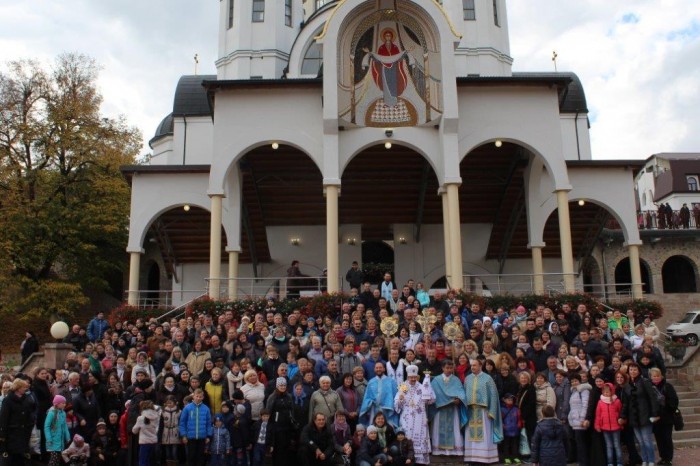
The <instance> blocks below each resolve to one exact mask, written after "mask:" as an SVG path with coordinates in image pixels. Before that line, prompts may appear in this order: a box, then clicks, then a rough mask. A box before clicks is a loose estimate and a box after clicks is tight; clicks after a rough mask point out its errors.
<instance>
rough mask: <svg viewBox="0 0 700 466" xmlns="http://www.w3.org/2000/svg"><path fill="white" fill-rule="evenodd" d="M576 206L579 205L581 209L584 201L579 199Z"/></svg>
mask: <svg viewBox="0 0 700 466" xmlns="http://www.w3.org/2000/svg"><path fill="white" fill-rule="evenodd" d="M578 205H580V206H581V207H583V206H584V205H586V201H584V200H583V199H579V200H578Z"/></svg>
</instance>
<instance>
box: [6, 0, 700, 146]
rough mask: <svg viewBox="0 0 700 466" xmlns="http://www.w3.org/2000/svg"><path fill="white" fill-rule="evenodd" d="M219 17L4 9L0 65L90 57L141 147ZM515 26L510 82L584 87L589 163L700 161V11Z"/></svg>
mask: <svg viewBox="0 0 700 466" xmlns="http://www.w3.org/2000/svg"><path fill="white" fill-rule="evenodd" d="M273 1H274V0H273ZM445 1H458V0H445ZM218 9H219V2H218V1H216V0H118V1H115V0H112V1H104V0H61V1H46V0H0V62H2V63H5V62H7V61H9V60H15V59H19V58H36V59H39V60H41V61H43V62H46V63H50V62H51V61H52V60H53V58H54V57H55V56H56V55H58V54H59V53H61V52H79V53H84V54H87V55H90V56H92V57H94V58H95V59H96V60H97V61H98V62H99V63H100V64H101V66H102V67H103V70H102V73H101V75H100V88H101V91H102V94H103V95H104V98H105V101H104V107H103V111H104V112H105V113H106V114H108V115H110V116H115V115H118V114H123V115H125V116H126V118H127V120H128V121H129V122H130V123H131V124H132V125H134V126H137V127H138V128H139V129H140V130H141V131H142V133H143V135H144V143H145V142H146V141H148V139H150V138H151V137H152V136H153V133H154V131H155V129H156V126H157V125H158V123H159V122H160V120H161V119H162V118H163V117H164V116H165V115H167V114H168V113H169V112H170V111H171V110H172V100H173V92H174V89H175V85H176V83H177V80H178V78H179V77H180V75H182V74H191V73H193V71H194V60H193V57H194V54H195V53H197V54H199V57H200V66H199V72H200V74H207V73H212V74H213V73H215V68H214V60H215V59H216V54H217V32H218V31H217V28H218V23H217V16H218ZM508 20H509V23H510V43H511V56H512V57H513V58H514V59H515V63H514V65H513V70H514V71H552V70H553V69H554V68H553V63H552V60H551V56H552V51H553V50H556V51H557V54H558V60H557V65H558V69H559V71H574V72H576V73H577V74H578V76H579V77H580V78H581V80H582V82H583V85H584V88H585V91H586V97H587V100H588V108H589V110H590V114H589V118H590V120H591V125H592V127H591V138H592V144H593V157H594V158H597V159H610V158H618V159H619V158H636V159H640V158H646V157H648V156H649V155H651V154H653V153H658V152H700V0H614V1H611V0H585V1H573V0H508ZM147 150H148V149H147V146H145V145H144V152H146V151H147Z"/></svg>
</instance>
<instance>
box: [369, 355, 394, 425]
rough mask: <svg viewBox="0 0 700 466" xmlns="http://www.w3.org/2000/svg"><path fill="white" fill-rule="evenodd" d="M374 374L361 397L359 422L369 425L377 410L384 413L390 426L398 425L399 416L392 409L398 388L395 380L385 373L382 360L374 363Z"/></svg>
mask: <svg viewBox="0 0 700 466" xmlns="http://www.w3.org/2000/svg"><path fill="white" fill-rule="evenodd" d="M374 374H375V376H374V377H372V378H371V379H370V380H369V383H367V388H366V389H365V396H364V398H363V399H362V407H361V408H360V422H361V423H362V424H365V425H370V424H371V423H372V420H373V419H374V415H375V414H377V413H378V412H379V411H381V412H383V413H384V417H386V420H387V422H388V423H389V424H391V426H392V427H394V428H397V427H398V426H399V416H398V414H397V413H396V411H394V397H395V396H396V393H397V392H398V390H399V388H398V386H397V385H396V380H394V379H393V378H391V377H388V376H387V375H386V368H385V367H384V363H383V362H377V363H376V364H375V365H374Z"/></svg>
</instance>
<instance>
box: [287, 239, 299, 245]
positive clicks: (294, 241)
mask: <svg viewBox="0 0 700 466" xmlns="http://www.w3.org/2000/svg"><path fill="white" fill-rule="evenodd" d="M289 242H290V243H292V246H299V243H301V239H299V238H292V239H290V240H289Z"/></svg>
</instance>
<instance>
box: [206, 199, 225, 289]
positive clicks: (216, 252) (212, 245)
mask: <svg viewBox="0 0 700 466" xmlns="http://www.w3.org/2000/svg"><path fill="white" fill-rule="evenodd" d="M209 197H210V198H211V232H210V233H209V297H210V298H212V299H220V297H221V296H220V295H219V290H220V289H221V280H220V279H221V214H222V207H221V205H222V200H223V198H224V196H223V194H210V195H209Z"/></svg>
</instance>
